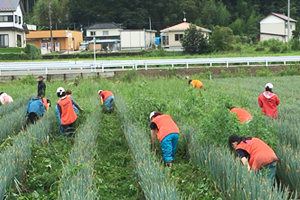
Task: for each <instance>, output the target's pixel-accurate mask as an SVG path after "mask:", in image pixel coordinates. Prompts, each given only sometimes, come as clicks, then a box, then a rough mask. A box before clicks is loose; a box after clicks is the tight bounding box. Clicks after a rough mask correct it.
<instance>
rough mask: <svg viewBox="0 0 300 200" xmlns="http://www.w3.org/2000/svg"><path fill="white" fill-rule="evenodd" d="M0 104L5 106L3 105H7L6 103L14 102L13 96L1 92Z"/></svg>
mask: <svg viewBox="0 0 300 200" xmlns="http://www.w3.org/2000/svg"><path fill="white" fill-rule="evenodd" d="M0 102H1V104H2V105H3V104H6V103H10V102H13V99H12V98H11V96H9V95H8V94H6V93H5V92H0Z"/></svg>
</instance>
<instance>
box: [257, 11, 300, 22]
mask: <svg viewBox="0 0 300 200" xmlns="http://www.w3.org/2000/svg"><path fill="white" fill-rule="evenodd" d="M270 15H273V16H275V17H278V18H280V19H283V20H284V21H288V16H286V15H285V14H280V13H275V12H271V13H269V14H268V15H267V16H265V17H264V18H262V19H260V20H259V22H261V21H262V20H263V19H265V18H266V17H268V16H270ZM290 22H295V23H296V22H297V20H294V19H292V18H290Z"/></svg>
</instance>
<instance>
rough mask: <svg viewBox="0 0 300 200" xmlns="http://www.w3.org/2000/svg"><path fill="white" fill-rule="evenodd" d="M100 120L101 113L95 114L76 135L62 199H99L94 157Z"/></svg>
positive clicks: (61, 194)
mask: <svg viewBox="0 0 300 200" xmlns="http://www.w3.org/2000/svg"><path fill="white" fill-rule="evenodd" d="M97 105H98V104H97ZM99 120H100V112H93V113H92V114H90V115H89V116H88V117H87V122H86V123H85V124H84V125H82V126H81V127H80V128H79V130H78V133H76V138H75V143H74V146H73V148H72V150H71V153H70V156H69V162H68V163H67V164H66V166H64V168H63V175H62V177H61V180H60V199H74V200H76V199H78V200H80V199H85V200H92V199H97V197H96V193H97V190H96V189H95V188H94V186H93V176H94V158H93V157H94V154H95V150H96V142H97V137H98V134H99Z"/></svg>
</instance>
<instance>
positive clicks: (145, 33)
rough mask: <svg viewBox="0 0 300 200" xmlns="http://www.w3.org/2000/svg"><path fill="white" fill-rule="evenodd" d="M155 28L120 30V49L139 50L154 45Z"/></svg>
mask: <svg viewBox="0 0 300 200" xmlns="http://www.w3.org/2000/svg"><path fill="white" fill-rule="evenodd" d="M155 33H156V31H155V30H145V29H143V30H138V29H137V30H130V29H128V30H122V31H121V50H141V49H148V48H153V47H155Z"/></svg>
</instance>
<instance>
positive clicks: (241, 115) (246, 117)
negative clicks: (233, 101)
mask: <svg viewBox="0 0 300 200" xmlns="http://www.w3.org/2000/svg"><path fill="white" fill-rule="evenodd" d="M230 112H231V113H234V114H236V115H237V117H238V118H237V119H238V120H239V121H240V123H241V124H242V123H244V122H247V123H249V122H250V121H251V120H252V116H251V115H250V113H249V112H248V111H246V110H244V109H242V108H235V107H232V108H230Z"/></svg>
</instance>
